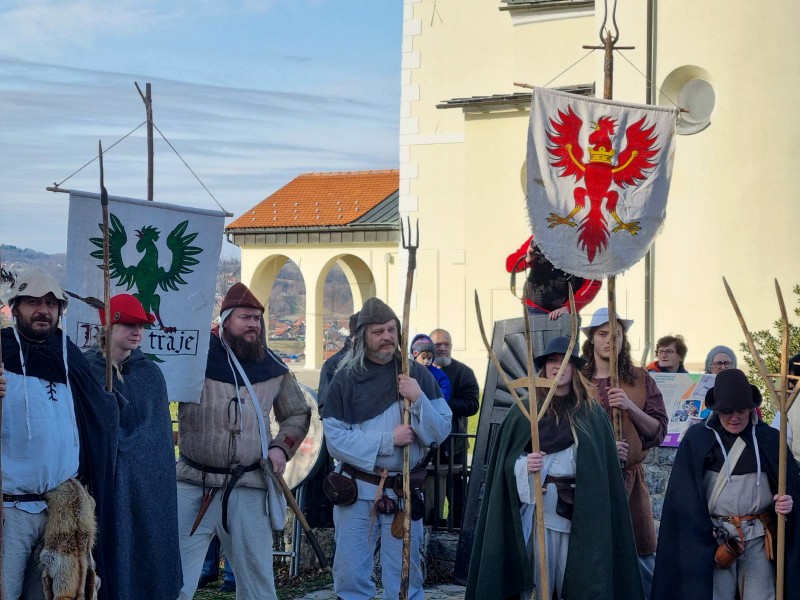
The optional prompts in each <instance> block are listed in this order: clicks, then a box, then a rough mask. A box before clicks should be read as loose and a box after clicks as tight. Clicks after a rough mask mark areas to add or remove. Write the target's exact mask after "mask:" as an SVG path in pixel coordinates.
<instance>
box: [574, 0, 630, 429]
mask: <svg viewBox="0 0 800 600" xmlns="http://www.w3.org/2000/svg"><path fill="white" fill-rule="evenodd" d="M615 10H616V3H615ZM607 18H608V15H607V14H606V19H607ZM606 19H604V20H603V26H605V23H606ZM614 28H615V35H611V31H609V30H608V29H606V30H605V32H603V29H602V28H601V29H600V39H601V40H602V42H603V45H602V46H584V48H586V49H592V50H604V51H605V59H604V61H603V72H604V74H605V78H604V81H603V98H604V99H606V100H611V99H612V98H613V96H614V50H615V49H617V50H632V49H633V48H634V47H633V46H617V45H616V43H617V39H619V30H618V29H616V21H614ZM608 328H609V335H610V338H611V355H610V356H609V369H610V371H611V387H614V388H615V387H619V366H618V364H617V359H618V356H619V347H618V344H617V328H618V324H617V277H616V275H612V276H611V277H609V278H608ZM611 421H612V423H613V425H614V437H616V438H617V441H622V411H620V410H619V409H618V408H612V409H611Z"/></svg>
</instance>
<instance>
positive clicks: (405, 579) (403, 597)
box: [400, 217, 419, 600]
mask: <svg viewBox="0 0 800 600" xmlns="http://www.w3.org/2000/svg"><path fill="white" fill-rule="evenodd" d="M406 220H407V222H408V240H406V234H405V227H404V226H403V223H402V222H401V223H400V227H401V229H400V234H401V236H402V238H403V248H404V249H405V250H408V271H407V273H406V293H405V297H404V299H403V329H402V335H401V337H400V356H401V357H402V365H403V374H404V375H408V374H409V366H408V351H407V350H408V331H409V328H408V319H409V315H410V313H411V289H412V288H413V286H414V270H415V269H416V268H417V248H419V221H417V237H416V241H414V240H412V239H411V219H410V218H408V217H406ZM410 423H411V402H409V400H408V398H403V425H409V424H410ZM403 502H404V503H405V510H404V511H403V562H402V567H401V570H400V600H408V583H409V575H410V573H411V446H410V445H408V444H407V445H405V446H403Z"/></svg>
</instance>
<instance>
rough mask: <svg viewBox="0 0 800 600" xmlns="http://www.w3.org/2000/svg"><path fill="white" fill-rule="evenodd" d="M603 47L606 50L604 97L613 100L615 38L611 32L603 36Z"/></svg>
mask: <svg viewBox="0 0 800 600" xmlns="http://www.w3.org/2000/svg"><path fill="white" fill-rule="evenodd" d="M603 48H604V50H605V60H604V61H603V73H604V75H605V78H604V80H603V98H605V99H606V100H611V98H612V97H613V96H614V38H613V37H612V36H611V33H610V32H606V34H605V37H604V38H603Z"/></svg>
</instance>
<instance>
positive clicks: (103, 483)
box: [2, 269, 119, 600]
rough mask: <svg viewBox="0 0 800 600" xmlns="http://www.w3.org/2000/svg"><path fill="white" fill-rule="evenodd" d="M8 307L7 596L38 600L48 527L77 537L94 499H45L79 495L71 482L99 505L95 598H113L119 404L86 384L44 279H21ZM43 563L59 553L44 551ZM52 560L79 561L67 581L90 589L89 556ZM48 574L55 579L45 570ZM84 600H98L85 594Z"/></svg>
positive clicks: (52, 283)
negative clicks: (62, 504)
mask: <svg viewBox="0 0 800 600" xmlns="http://www.w3.org/2000/svg"><path fill="white" fill-rule="evenodd" d="M7 302H8V304H9V306H10V307H11V316H12V326H11V327H8V328H6V329H3V331H2V344H3V360H4V363H5V378H6V386H5V387H6V390H5V391H6V393H5V398H4V399H3V432H2V461H3V462H2V464H3V510H4V521H5V531H4V538H3V565H4V571H3V582H2V585H3V594H4V597H5V598H13V599H14V600H16V599H17V598H20V597H21V598H24V599H26V600H29V599H39V598H44V597H45V596H44V592H43V589H42V588H43V586H42V583H43V580H42V576H41V574H40V571H39V568H41V567H40V565H37V563H38V562H39V561H38V560H37V559H36V558H34V551H35V550H36V548H37V546H39V545H40V544H41V543H42V542H43V540H44V542H45V543H46V542H47V541H48V540H49V536H48V532H49V526H50V527H54V528H56V529H57V528H61V529H67V531H66V532H64V535H68V536H73V537H74V536H77V526H78V525H80V523H77V521H78V514H79V511H80V510H85V511H87V512H90V511H91V507H90V506H88V504H89V503H91V500H90V499H89V498H88V497H87V496H85V494H82V493H80V494H75V496H74V499H75V501H76V503H78V506H75V507H72V509H71V510H63V511H61V510H57V509H54V508H53V507H52V506H51V507H50V510H48V501H49V499H50V498H51V494H53V493H55V494H56V495H60V494H62V492H63V490H67V489H71V490H76V489H80V488H79V487H78V486H77V485H74V481H70V480H72V479H74V478H77V479H78V480H79V481H80V482H81V483H82V484H84V485H86V486H87V487H88V488H89V489H90V490H91V494H92V496H93V498H94V502H95V505H96V506H95V515H96V518H97V523H98V527H97V543H96V545H95V548H94V552H93V554H94V558H95V561H96V565H97V566H96V572H97V574H98V575H99V578H100V579H101V582H102V585H101V587H100V591H99V596H98V597H99V598H116V597H117V595H116V581H115V579H116V578H115V574H114V573H110V572H107V571H105V569H104V566H105V562H104V560H103V558H104V555H105V556H108V555H109V552H110V553H112V554H113V539H110V537H112V536H109V535H107V532H109V531H110V528H109V525H110V524H111V523H113V518H114V514H113V513H114V509H113V506H114V504H113V497H114V464H115V457H116V453H117V429H118V420H119V406H118V404H117V401H116V400H115V398H114V396H113V395H112V394H108V393H106V392H105V391H104V390H103V389H102V388H101V387H100V385H99V384H98V383H97V381H96V380H95V379H94V377H92V374H91V372H90V370H89V365H88V364H87V362H86V359H85V358H84V357H83V355H82V354H81V352H80V350H78V348H77V346H75V345H74V344H73V343H72V342H70V341H68V340H67V336H66V333H64V331H62V329H59V327H58V325H59V320H61V326H62V328H63V327H64V322H63V313H64V310H65V309H66V307H67V297H66V296H65V295H64V292H63V291H62V289H61V288H60V287H59V285H58V283H57V282H56V280H55V279H54V278H53V277H52V276H51V275H50V274H49V273H46V272H45V271H43V270H41V269H32V270H31V271H29V272H28V273H26V274H25V275H23V276H21V277H19V278H18V279H17V287H16V288H15V289H13V290H12V292H11V295H10V297H8V298H7ZM62 484H63V485H62ZM58 488H60V490H59V491H58V492H54V490H56V489H58ZM48 523H49V526H48ZM73 526H74V527H75V529H73ZM48 547H49V546H48ZM45 554H46V553H43V556H42V562H43V563H44V562H45ZM48 556H49V557H56V554H55V553H52V552H49V553H48ZM58 557H59V558H60V559H61V560H62V561H64V562H66V560H69V559H73V560H76V562H77V563H78V564H76V565H75V569H76V571H75V572H73V571H72V570H71V569H69V568H67V569H65V571H67V572H68V573H65V575H67V576H74V578H75V580H76V581H78V582H79V584H80V585H81V586H82V585H83V580H84V577H86V576H87V575H89V586H91V587H93V585H92V582H91V571H92V565H91V564H90V562H91V561H90V560H89V558H88V557H87V556H85V555H80V556H76V555H75V553H74V552H73V553H70V552H69V549H65V548H62V551H61V552H60V553H59V554H58ZM51 566H52V564H51ZM77 571H80V573H78V572H77ZM48 572H49V573H51V574H54V573H53V571H52V570H51V569H48ZM54 575H55V574H54ZM55 577H56V579H58V576H57V575H56V576H55ZM59 581H61V579H59ZM84 591H85V590H84V589H71V590H69V592H70V594H68V595H70V596H72V595H76V596H77V595H78V594H80V595H81V597H83V593H84ZM65 597H66V596H65ZM86 597H87V598H89V597H91V598H94V597H95V596H94V595H93V593H92V595H90V593H89V592H88V591H87V592H86Z"/></svg>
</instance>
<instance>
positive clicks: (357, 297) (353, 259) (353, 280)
mask: <svg viewBox="0 0 800 600" xmlns="http://www.w3.org/2000/svg"><path fill="white" fill-rule="evenodd" d="M337 261H338V262H339V267H340V268H341V269H342V271H344V274H345V275H346V276H347V281H348V282H349V283H350V289H351V290H352V294H353V310H354V311H357V310H358V309H359V308H361V305H362V304H364V300H366V299H367V298H371V297H372V296H375V295H376V293H377V289H376V285H375V276H374V275H373V273H372V270H371V269H370V268H369V266H368V265H367V263H365V262H364V261H363V260H362V259H361V258H359V257H358V256H355V255H354V254H339V255H337V256H334V257H333V258H332V259H330V260H329V261H328V262H326V263H325V265H324V266H323V267H322V271H321V272H320V279H319V281H321V282H322V285H324V284H325V279H326V278H327V277H328V271H330V270H331V267H332V266H333V265H334V264H335V263H336V262H337ZM320 289H321V288H320Z"/></svg>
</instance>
